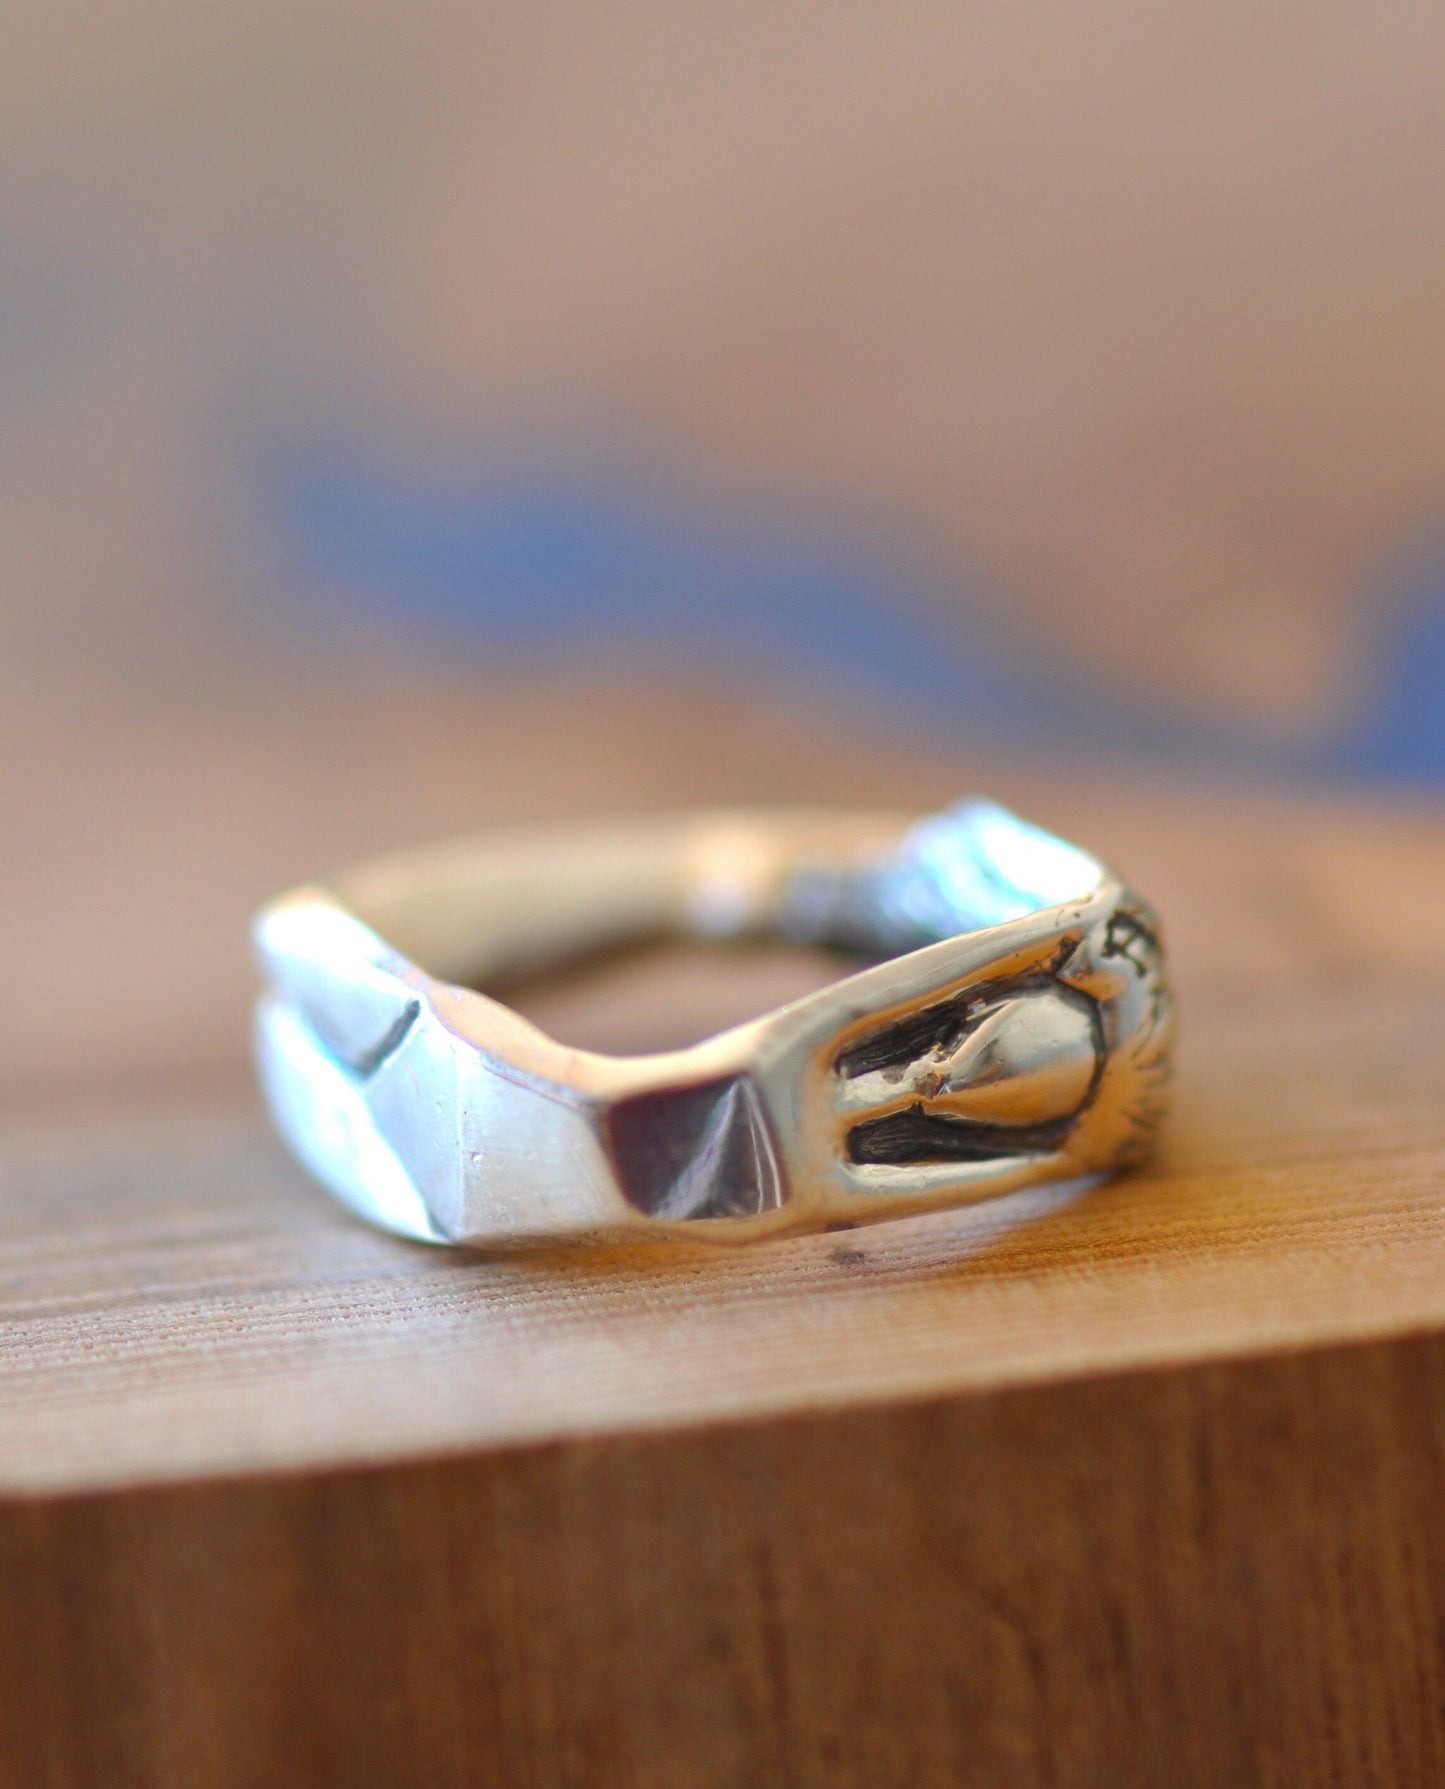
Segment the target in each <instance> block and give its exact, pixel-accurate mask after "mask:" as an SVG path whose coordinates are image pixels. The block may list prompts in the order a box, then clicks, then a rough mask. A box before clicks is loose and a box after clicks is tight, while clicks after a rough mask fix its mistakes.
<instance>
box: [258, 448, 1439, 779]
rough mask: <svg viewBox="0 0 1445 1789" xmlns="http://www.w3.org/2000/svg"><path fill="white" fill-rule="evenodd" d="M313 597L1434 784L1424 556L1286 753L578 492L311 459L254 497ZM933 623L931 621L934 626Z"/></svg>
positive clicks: (957, 623) (850, 561) (1009, 730)
mask: <svg viewBox="0 0 1445 1789" xmlns="http://www.w3.org/2000/svg"><path fill="white" fill-rule="evenodd" d="M272 490H273V494H274V495H275V496H276V498H277V500H278V503H279V509H280V521H281V526H282V533H283V536H284V538H285V539H286V541H287V543H288V546H289V548H290V549H291V550H293V551H294V552H295V553H296V555H297V557H298V559H299V561H300V564H299V569H300V570H301V571H302V573H303V575H304V579H305V582H306V583H307V584H308V585H309V587H310V588H311V589H312V590H313V591H315V592H321V591H326V590H331V591H339V592H341V593H342V594H343V595H344V599H345V601H346V602H347V603H348V604H355V603H357V602H365V603H367V604H369V605H370V607H371V608H372V610H373V611H374V612H375V613H377V614H378V615H380V616H383V617H386V618H389V619H391V620H392V621H393V622H395V623H397V624H400V625H404V626H405V627H406V628H407V629H408V630H415V631H416V632H417V633H418V634H420V635H421V636H423V637H425V635H426V634H428V633H430V634H432V635H437V634H440V635H441V636H442V637H443V639H444V641H445V643H446V645H447V647H448V649H449V650H465V649H466V648H468V647H470V648H471V649H473V650H476V651H479V652H480V651H488V652H502V653H511V654H515V655H538V654H541V653H544V652H545V654H546V655H547V657H548V660H549V662H573V663H575V662H576V661H577V660H578V659H579V658H580V659H583V660H585V661H587V662H597V661H599V660H601V661H605V662H608V663H611V664H616V663H617V662H618V661H619V660H625V659H626V658H627V656H628V655H629V654H641V655H643V656H653V657H656V656H657V655H659V654H661V655H665V656H671V657H673V658H680V659H686V660H688V661H690V662H692V663H694V664H697V663H699V662H700V663H701V664H702V665H703V666H705V667H707V668H709V669H722V670H724V671H726V672H728V673H732V674H737V673H738V672H742V673H743V674H745V675H747V674H749V673H755V674H763V673H768V674H772V673H774V672H776V671H777V670H778V669H780V668H781V669H782V670H784V671H785V672H787V673H789V674H792V675H795V676H804V677H806V678H808V679H809V680H810V681H812V682H813V683H815V684H816V685H819V686H822V687H831V688H832V689H834V690H835V691H836V690H838V689H839V688H840V687H841V688H842V690H843V691H845V692H852V693H853V694H854V696H855V697H856V699H858V700H860V701H864V702H872V703H874V704H875V705H876V706H877V707H878V708H880V709H890V710H892V711H893V712H895V713H902V714H905V715H907V716H909V717H912V718H913V719H915V720H921V721H929V722H933V723H942V724H944V725H946V726H951V727H952V728H954V729H956V730H958V731H959V732H963V733H972V732H975V731H977V732H979V733H986V734H987V735H988V736H989V737H990V738H992V739H995V740H997V739H1004V740H1012V741H1015V742H1021V743H1027V744H1029V745H1034V746H1037V745H1040V744H1055V745H1057V744H1060V743H1062V744H1069V743H1074V744H1080V745H1088V746H1092V747H1096V748H1097V747H1102V748H1106V749H1123V750H1131V751H1135V752H1138V753H1141V754H1147V755H1148V756H1150V757H1151V758H1153V759H1163V760H1165V761H1174V762H1182V761H1188V762H1199V763H1206V764H1214V765H1217V766H1229V767H1232V768H1235V769H1240V768H1244V769H1266V770H1275V771H1284V772H1287V773H1291V774H1296V775H1298V774H1305V775H1312V774H1314V775H1335V776H1339V775H1347V776H1348V775H1366V776H1371V777H1379V778H1389V779H1393V780H1408V781H1415V782H1426V783H1428V782H1432V781H1445V700H1442V692H1445V544H1442V548H1441V551H1440V553H1439V554H1438V555H1437V556H1434V557H1433V558H1432V557H1431V556H1430V555H1427V556H1426V558H1425V560H1424V565H1423V571H1421V570H1420V569H1418V568H1417V572H1416V576H1415V583H1416V584H1417V585H1418V586H1419V588H1418V589H1417V590H1416V591H1415V593H1414V595H1413V596H1412V598H1411V600H1410V601H1409V602H1406V603H1404V604H1402V605H1401V606H1400V607H1399V609H1398V610H1395V609H1393V608H1392V610H1391V613H1392V614H1395V615H1396V616H1397V620H1398V628H1397V632H1396V635H1395V636H1394V637H1393V638H1392V637H1390V636H1389V635H1388V634H1382V635H1381V636H1380V637H1379V638H1377V640H1376V641H1375V642H1374V643H1373V649H1374V650H1375V652H1376V663H1375V664H1374V665H1373V666H1372V667H1370V668H1369V675H1368V676H1362V677H1361V679H1360V688H1361V689H1362V690H1364V689H1367V688H1368V689H1372V690H1373V691H1374V699H1373V700H1372V701H1370V703H1369V711H1368V712H1367V713H1365V714H1363V715H1361V716H1358V717H1351V718H1348V719H1346V720H1344V721H1342V723H1341V725H1340V726H1339V728H1338V729H1337V731H1336V732H1335V734H1334V735H1333V736H1332V737H1324V738H1321V739H1319V740H1318V741H1317V742H1315V744H1314V745H1313V746H1306V747H1301V748H1298V749H1296V748H1294V747H1289V748H1286V747H1285V746H1283V745H1281V744H1280V742H1279V741H1278V740H1277V739H1275V738H1272V737H1270V736H1268V735H1266V734H1264V733H1260V734H1258V735H1255V736H1250V735H1248V734H1246V733H1244V732H1242V731H1241V730H1240V729H1239V728H1238V727H1226V726H1224V725H1220V726H1218V727H1212V726H1210V725H1209V724H1207V723H1204V722H1198V721H1194V720H1189V721H1185V720H1182V719H1180V717H1179V716H1178V715H1177V714H1175V713H1173V712H1170V711H1167V710H1165V709H1162V708H1158V707H1151V706H1150V704H1149V703H1148V701H1147V700H1146V699H1145V698H1143V697H1133V696H1126V695H1124V694H1123V693H1121V691H1120V690H1119V689H1117V688H1105V687H1102V686H1094V687H1091V686H1088V685H1081V684H1080V682H1079V680H1078V678H1077V674H1076V668H1075V667H1074V666H1073V665H1072V663H1070V662H1069V661H1068V659H1067V655H1064V654H1061V655H1060V657H1059V660H1058V661H1057V662H1056V663H1053V664H1041V663H1039V662H1038V661H1037V660H1028V661H1026V660H1023V659H1021V658H1019V657H1016V656H1014V655H1012V654H1011V653H1010V652H1009V651H1008V650H1007V649H1006V647H1005V646H1004V644H1003V643H1002V641H1001V640H1000V638H999V636H998V631H997V629H996V628H995V627H993V626H992V625H990V623H989V622H988V621H986V620H984V619H982V617H983V616H985V615H986V614H987V613H988V610H987V608H985V607H982V606H980V605H979V604H978V603H976V602H973V603H970V602H968V601H966V600H963V597H964V595H966V593H959V592H957V591H956V590H951V591H950V592H949V596H948V600H947V602H946V604H945V603H943V602H941V601H940V598H939V594H938V590H937V586H936V584H931V583H930V580H929V577H928V575H927V573H926V572H925V571H922V570H920V569H919V568H918V567H917V566H913V567H909V566H907V565H905V564H901V563H898V562H896V561H893V560H890V559H888V558H887V557H886V556H881V555H879V554H878V553H877V551H876V549H875V550H870V549H868V548H867V547H864V548H861V549H860V548H858V547H857V546H856V545H855V544H854V543H853V542H848V541H840V540H839V539H838V538H837V536H836V534H834V533H830V532H829V531H828V530H827V529H824V528H818V527H815V528H813V529H811V530H810V529H809V527H808V526H807V524H806V522H800V521H795V522H790V523H789V524H788V525H787V526H780V525H778V524H776V523H771V524H770V523H767V522H762V523H756V524H754V525H752V526H749V527H746V528H744V527H740V526H738V525H736V524H733V523H724V522H720V521H718V520H716V519H715V518H713V517H710V516H707V515H702V516H699V515H696V514H680V513H678V512H677V511H676V510H674V509H670V508H668V507H666V506H664V505H649V504H648V503H646V502H645V501H641V500H638V499H635V498H632V497H626V498H622V497H618V496H616V495H615V494H613V493H611V492H610V491H609V492H605V493H599V491H597V490H596V489H594V488H592V487H591V486H589V484H588V483H587V481H586V480H585V479H581V480H577V481H575V482H569V481H567V480H566V479H560V478H558V477H557V476H556V475H555V474H549V475H547V476H543V477H532V478H529V477H527V476H516V477H513V478H511V479H496V480H492V481H489V482H487V483H485V484H484V485H481V486H479V487H478V488H465V487H464V488H461V489H455V488H441V487H431V488H427V487H420V488H419V487H417V486H414V485H409V484H403V483H400V482H398V481H394V480H392V479H389V478H387V477H386V476H385V475H382V474H378V473H376V472H373V471H370V470H366V469H363V468H359V467H356V466H354V465H352V464H350V463H348V462H347V461H345V460H344V459H343V458H341V457H339V456H333V455H328V454H319V455H317V456H315V457H313V458H311V459H308V460H304V461H301V462H296V461H292V462H291V463H290V464H289V465H288V467H287V468H286V469H285V470H284V472H283V473H282V474H281V475H280V477H279V478H278V479H277V480H276V481H275V483H274V484H273V486H272ZM945 614H946V615H947V617H948V621H947V624H946V625H945V626H942V627H941V626H940V624H939V617H940V615H945Z"/></svg>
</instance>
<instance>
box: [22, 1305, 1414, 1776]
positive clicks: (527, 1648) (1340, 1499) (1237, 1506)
mask: <svg viewBox="0 0 1445 1789" xmlns="http://www.w3.org/2000/svg"><path fill="white" fill-rule="evenodd" d="M1442 1491H1445V1338H1441V1337H1439V1336H1428V1337H1426V1336H1422V1337H1413V1338H1400V1339H1397V1340H1394V1341H1387V1342H1372V1343H1357V1344H1352V1345H1348V1346H1333V1347H1328V1348H1316V1349H1309V1350H1305V1351H1302V1352H1299V1353H1292V1354H1287V1355H1284V1354H1281V1355H1276V1356H1273V1357H1270V1358H1267V1359H1246V1360H1236V1361H1228V1362H1201V1363H1196V1364H1195V1365H1193V1366H1189V1367H1179V1368H1175V1369H1169V1370H1164V1369H1156V1370H1149V1371H1132V1372H1127V1373H1116V1374H1109V1375H1102V1376H1099V1377H1096V1378H1090V1379H1087V1380H1084V1381H1081V1382H1078V1383H1068V1384H1052V1385H1035V1386H1026V1387H1014V1388H1009V1389H1004V1390H997V1391H993V1392H988V1393H981V1394H979V1395H977V1396H973V1397H968V1398H954V1399H932V1400H924V1401H921V1402H918V1403H913V1404H909V1405H907V1406H906V1407H902V1406H899V1407H894V1408H883V1407H878V1408H875V1409H872V1410H866V1411H860V1410H850V1411H838V1412H831V1413H826V1414H822V1415H813V1416H797V1417H794V1418H792V1419H789V1420H786V1421H774V1422H752V1423H748V1424H739V1425H723V1426H718V1427H712V1428H707V1429H695V1430H693V1431H691V1432H688V1433H686V1434H669V1435H647V1436H636V1435H628V1436H622V1435H618V1436H612V1437H609V1438H607V1439H598V1440H575V1441H572V1442H570V1443H565V1444H550V1445H544V1444H538V1445H534V1446H531V1447H526V1448H518V1449H511V1450H507V1451H505V1452H493V1453H491V1454H488V1455H483V1456H476V1457H473V1458H470V1459H455V1460H448V1461H438V1460H433V1461H425V1462H421V1461H413V1462H407V1463H400V1464H393V1465H391V1466H388V1467H384V1468H373V1469H357V1468H352V1469H347V1470H328V1471H322V1472H316V1473H311V1474H307V1475H295V1476H275V1475H273V1476H271V1477H269V1478H247V1479H237V1480H230V1481H225V1482H212V1483H204V1484H201V1483H197V1484H190V1485H172V1486H165V1487H149V1488H144V1489H137V1490H130V1491H125V1492H119V1493H111V1494H95V1493H92V1494H87V1495H81V1496H73V1497H65V1498H58V1499H48V1500H22V1501H16V1500H6V1501H5V1502H4V1503H0V1562H3V1584H4V1596H5V1602H6V1610H5V1614H6V1619H5V1620H4V1622H3V1623H0V1664H3V1669H0V1685H3V1686H4V1687H3V1689H0V1767H3V1775H4V1779H5V1780H7V1781H17V1782H21V1781H23V1782H26V1783H44V1784H51V1783H54V1784H57V1785H61V1784H71V1783H76V1784H79V1783H87V1784H88V1783H93V1782H97V1781H106V1782H110V1783H128V1782H132V1781H134V1782H144V1783H147V1784H156V1785H161V1786H164V1785H169V1784H172V1783H174V1784H177V1785H179V1784H186V1785H188V1786H191V1785H195V1786H205V1785H211V1784H214V1785H217V1786H221V1785H229V1784H233V1783H236V1784H240V1783H253V1782H258V1781H273V1780H277V1781H279V1780H283V1778H284V1773H285V1772H286V1771H288V1770H289V1771H290V1772H291V1773H292V1774H291V1776H290V1778H289V1780H304V1781H306V1782H308V1783H316V1784H325V1783H330V1782H337V1783H347V1784H356V1785H368V1784H372V1783H375V1784H378V1785H381V1784H387V1785H392V1784H398V1783H402V1784H404V1783H412V1782H416V1783H423V1782H424V1783H428V1784H434V1783H441V1782H445V1783H459V1784H465V1783H473V1782H476V1783H487V1784H498V1785H504V1786H505V1785H511V1784H518V1785H520V1784H527V1785H530V1786H542V1789H546V1786H548V1785H554V1784H555V1785H569V1786H570V1785H573V1784H577V1785H586V1786H587V1789H605V1786H606V1785H609V1784H614V1783H615V1784H627V1785H648V1784H653V1783H657V1784H659V1785H661V1784H666V1785H668V1789H679V1786H686V1785H690V1784H700V1785H711V1784H719V1785H721V1784H729V1785H731V1784H739V1785H740V1784H743V1783H746V1782H754V1783H755V1782H759V1781H763V1782H781V1781H786V1782H788V1783H790V1784H800V1785H810V1784H814V1783H817V1784H820V1785H821V1784H825V1783H826V1784H829V1785H849V1784H855V1783H857V1784H879V1783H888V1784H892V1783H897V1784H900V1785H901V1784H904V1783H908V1784H910V1785H929V1784H934V1783H937V1784H949V1785H959V1784H964V1785H966V1784H972V1783H979V1784H988V1785H990V1786H994V1785H1003V1786H1006V1785H1009V1784H1013V1783H1018V1784H1025V1783H1027V1784H1035V1783H1038V1782H1051V1783H1057V1784H1061V1785H1067V1784H1070V1783H1080V1784H1084V1783H1091V1784H1092V1783H1105V1782H1109V1783H1117V1782H1124V1781H1127V1782H1129V1783H1130V1784H1131V1785H1140V1786H1147V1785H1151V1784H1155V1783H1159V1784H1166V1783H1167V1784H1170V1785H1173V1786H1174V1789H1178V1786H1180V1785H1192V1784H1196V1783H1197V1784H1225V1783H1230V1784H1237V1783H1246V1782H1248V1783H1251V1784H1261V1785H1270V1786H1273V1785H1280V1786H1281V1789H1283V1786H1284V1785H1290V1786H1291V1789H1293V1786H1295V1785H1298V1784H1299V1783H1301V1782H1326V1781H1330V1782H1334V1781H1339V1782H1362V1783H1363V1782H1390V1783H1405V1782H1410V1783H1428V1782H1434V1781H1439V1780H1442V1778H1445V1727H1442V1725H1441V1723H1440V1721H1439V1719H1438V1711H1439V1709H1440V1707H1441V1706H1442V1705H1445V1653H1442V1648H1441V1643H1440V1638H1439V1636H1440V1632H1441V1629H1442V1623H1445V1530H1442V1527H1441V1525H1440V1523H1439V1521H1438V1510H1439V1508H1440V1500H1441V1494H1442ZM278 1771H280V1772H282V1773H283V1774H282V1775H277V1774H276V1773H277V1772H278Z"/></svg>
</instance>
